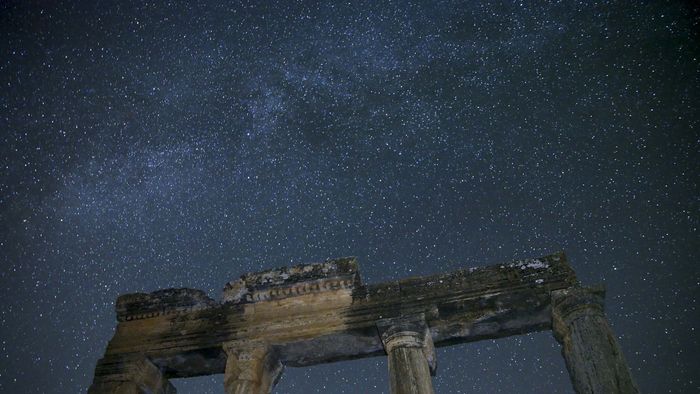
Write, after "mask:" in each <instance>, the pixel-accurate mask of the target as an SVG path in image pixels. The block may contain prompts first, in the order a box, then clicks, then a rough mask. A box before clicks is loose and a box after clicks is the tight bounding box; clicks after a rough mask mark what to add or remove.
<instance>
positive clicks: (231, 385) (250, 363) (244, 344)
mask: <svg viewBox="0 0 700 394" xmlns="http://www.w3.org/2000/svg"><path fill="white" fill-rule="evenodd" d="M221 347H222V348H223V350H224V352H225V353H226V371H225V374H224V385H225V387H226V392H227V393H236V394H238V393H254V394H257V393H269V392H270V390H271V389H272V387H274V385H275V384H276V383H277V381H278V380H279V378H280V376H281V374H282V371H283V369H284V366H283V365H282V363H281V362H280V360H279V356H278V354H277V351H276V350H275V349H274V347H273V346H272V345H271V344H269V343H266V342H263V341H255V340H253V341H250V340H236V341H229V342H225V343H223V344H222V345H221Z"/></svg>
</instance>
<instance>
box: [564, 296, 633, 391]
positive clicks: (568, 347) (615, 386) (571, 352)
mask: <svg viewBox="0 0 700 394" xmlns="http://www.w3.org/2000/svg"><path fill="white" fill-rule="evenodd" d="M604 298H605V289H604V288H603V287H602V286H598V287H593V288H586V287H570V288H568V289H564V290H556V291H553V292H552V330H553V332H554V337H555V338H556V339H557V341H558V342H559V343H560V344H561V345H562V354H563V355H564V359H565V360H566V367H567V369H568V370H569V376H570V377H571V382H572V383H573V385H574V389H575V390H576V392H577V393H579V394H583V393H586V394H588V393H591V394H611V393H620V394H627V393H638V392H639V390H638V389H637V386H636V385H635V383H634V381H633V380H632V376H631V375H630V371H629V368H628V367H627V363H626V362H625V358H624V356H623V355H622V351H621V350H620V346H619V345H618V343H617V340H616V339H615V336H614V335H613V332H612V330H611V329H610V326H609V325H608V321H607V319H606V318H605V313H604V312H603V307H604Z"/></svg>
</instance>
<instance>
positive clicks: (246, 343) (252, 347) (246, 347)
mask: <svg viewBox="0 0 700 394" xmlns="http://www.w3.org/2000/svg"><path fill="white" fill-rule="evenodd" d="M221 347H222V348H223V349H224V352H225V353H226V356H227V357H234V358H236V359H238V360H241V361H250V360H254V359H256V358H260V359H262V358H264V357H265V356H266V355H267V354H268V353H269V352H272V351H273V349H272V346H271V345H270V344H269V343H267V342H263V341H255V340H252V341H251V340H236V341H228V342H224V343H223V344H221Z"/></svg>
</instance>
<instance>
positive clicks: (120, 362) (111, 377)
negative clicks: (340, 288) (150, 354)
mask: <svg viewBox="0 0 700 394" xmlns="http://www.w3.org/2000/svg"><path fill="white" fill-rule="evenodd" d="M100 362H102V363H103V364H102V367H103V369H102V370H105V371H109V373H108V374H104V375H99V376H95V380H94V381H93V383H92V385H91V386H90V388H89V389H88V394H176V392H177V391H176V390H175V387H174V386H173V385H172V384H171V383H170V382H169V381H168V379H166V378H165V377H164V376H163V374H162V373H161V371H160V369H159V368H158V367H157V366H156V365H154V364H153V363H152V362H151V361H149V360H148V359H147V358H146V357H130V358H119V359H114V360H107V361H105V360H100ZM98 367H100V365H98Z"/></svg>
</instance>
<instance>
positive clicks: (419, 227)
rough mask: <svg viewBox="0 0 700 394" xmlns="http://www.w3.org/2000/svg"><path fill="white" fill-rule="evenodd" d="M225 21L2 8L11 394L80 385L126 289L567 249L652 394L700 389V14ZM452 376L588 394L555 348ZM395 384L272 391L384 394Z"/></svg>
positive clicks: (479, 7) (301, 374) (440, 9)
mask: <svg viewBox="0 0 700 394" xmlns="http://www.w3.org/2000/svg"><path fill="white" fill-rule="evenodd" d="M219 3H220V2H210V3H209V4H200V5H182V4H180V5H178V4H160V3H156V4H148V5H143V4H130V3H128V2H122V1H119V2H95V1H84V2H82V1H78V2H65V3H64V4H60V3H59V2H33V1H5V2H2V3H1V4H0V34H1V35H2V36H1V37H2V39H0V86H1V90H0V115H1V116H0V126H1V128H0V130H1V131H2V137H1V138H2V140H0V145H1V146H0V154H1V156H0V159H1V162H0V164H2V166H1V168H2V171H1V172H0V226H1V227H0V250H1V253H0V258H1V259H2V260H0V267H1V271H0V291H1V293H0V295H1V296H2V305H3V306H2V308H1V309H0V340H1V343H0V345H1V349H2V351H1V352H0V391H2V392H8V393H75V392H81V391H84V390H85V389H86V388H87V387H88V386H89V384H90V382H91V379H92V374H93V370H94V367H95V363H96V362H97V360H98V359H99V358H100V357H101V355H102V353H103V351H104V349H105V346H106V343H107V341H108V340H109V338H111V336H112V335H113V332H114V331H113V330H114V326H115V324H116V321H115V312H114V300H115V299H116V297H117V296H118V295H119V294H122V293H128V292H144V291H145V292H148V291H153V290H156V289H159V288H168V287H194V288H200V289H203V290H205V291H207V292H208V293H209V295H210V296H212V297H215V298H218V297H220V294H221V290H222V288H223V286H224V284H225V283H226V282H228V281H229V280H231V279H233V278H237V277H238V276H239V275H241V274H242V273H245V272H249V271H258V270H262V269H267V268H272V267H278V266H282V265H289V264H293V263H300V262H313V261H321V260H324V259H326V258H329V257H339V256H357V257H358V258H359V261H360V264H361V271H362V276H363V278H364V280H365V282H368V283H375V282H379V281H385V280H390V279H398V278H403V277H407V276H411V275H426V274H433V273H438V272H445V271H450V270H455V269H459V268H464V267H470V266H481V265H487V264H494V263H498V262H502V261H508V260H512V259H515V258H526V257H537V256H541V255H544V254H548V253H551V252H554V251H557V250H564V251H566V252H567V254H568V256H569V258H570V260H571V262H572V264H573V267H574V269H575V270H576V272H577V274H578V276H579V278H580V279H581V281H582V282H583V283H585V284H596V283H603V284H605V285H606V286H607V289H608V293H607V313H608V317H609V319H610V322H611V325H612V327H613V330H614V331H615V332H616V334H617V335H618V339H619V342H620V344H621V346H622V349H623V351H624V352H625V355H626V357H627V360H628V362H629V365H630V367H631V369H632V372H633V374H634V376H635V378H636V380H637V381H638V384H639V386H640V388H641V390H642V391H643V392H647V393H661V392H673V393H680V392H698V391H700V379H699V375H698V373H699V371H698V365H699V364H698V356H697V354H698V353H700V347H699V346H698V339H697V334H696V329H697V328H698V323H699V321H698V310H697V295H698V288H699V287H700V269H698V266H697V256H698V251H699V249H700V248H699V246H700V245H699V243H698V208H699V204H698V202H699V201H698V195H699V193H698V192H699V190H698V172H697V166H698V164H697V163H698V162H700V154H699V149H698V148H699V144H698V140H699V138H698V136H699V135H698V123H699V122H700V114H699V113H698V107H697V103H698V102H700V61H699V56H700V34H699V32H700V30H699V27H700V19H699V15H700V11H699V9H698V7H697V6H691V5H690V2H688V3H683V2H677V1H668V2H661V1H649V2H637V1H631V2H605V3H602V2H601V3H584V4H579V3H576V2H573V1H564V2H561V3H547V4H539V5H537V6H533V5H531V4H519V3H513V4H510V3H509V4H501V5H490V4H479V3H477V2H472V1H469V2H464V3H459V2H434V1H426V2H377V1H368V2H362V3H361V2H349V3H342V4H341V3H337V4H335V5H334V4H332V2H317V3H312V2H301V3H299V2H292V1H280V2H277V3H267V2H258V1H252V2H247V3H245V4H240V3H239V4H233V5H230V6H224V5H221V4H219ZM438 363H439V370H438V375H437V377H436V378H435V379H434V384H435V388H436V391H437V392H438V393H492V392H517V393H541V392H572V389H571V385H570V382H569V378H568V375H567V373H566V371H565V368H564V363H563V360H562V358H561V356H560V354H559V345H558V344H557V343H556V342H555V340H554V339H553V338H552V336H551V334H550V333H548V332H543V333H538V334H530V335H526V336H521V337H512V338H508V339H502V340H497V341H484V342H477V343H471V344H463V345H459V346H454V347H448V348H441V349H439V350H438ZM386 369H387V367H386V361H385V359H384V358H382V357H379V358H372V359H366V360H360V361H352V362H342V363H336V364H328V365H322V366H316V367H311V368H306V369H295V368H288V369H287V371H286V372H285V374H284V376H283V378H282V380H281V381H280V383H279V385H278V386H277V388H276V392H279V393H309V392H317V393H388V379H387V371H386ZM222 381H223V378H222V376H221V375H219V376H212V377H201V378H194V379H188V380H179V379H178V380H174V381H173V383H174V384H175V386H176V387H177V388H178V389H179V391H180V392H181V393H221V392H223V382H222Z"/></svg>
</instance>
